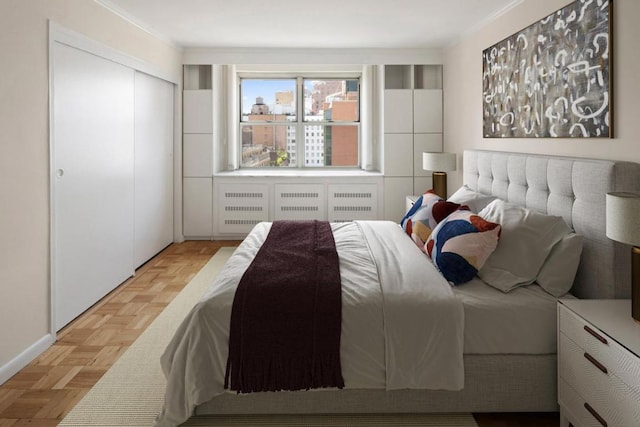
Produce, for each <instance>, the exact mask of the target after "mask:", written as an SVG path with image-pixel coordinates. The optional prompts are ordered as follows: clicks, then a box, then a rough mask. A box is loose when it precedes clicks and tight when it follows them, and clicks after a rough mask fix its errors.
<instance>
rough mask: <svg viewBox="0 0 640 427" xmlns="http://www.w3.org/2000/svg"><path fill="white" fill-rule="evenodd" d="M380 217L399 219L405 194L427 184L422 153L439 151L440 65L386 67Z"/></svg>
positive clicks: (427, 173) (419, 192)
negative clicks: (382, 204) (382, 181)
mask: <svg viewBox="0 0 640 427" xmlns="http://www.w3.org/2000/svg"><path fill="white" fill-rule="evenodd" d="M383 69H384V125H383V127H384V152H383V172H384V218H385V219H389V220H394V221H399V220H400V219H401V218H402V216H403V215H404V213H405V212H404V206H405V196H407V195H411V194H422V193H423V192H424V191H426V190H428V189H429V188H431V175H430V173H429V172H427V171H423V170H422V153H423V152H424V151H442V150H443V145H442V144H443V139H442V102H443V99H442V65H385V66H384V67H383Z"/></svg>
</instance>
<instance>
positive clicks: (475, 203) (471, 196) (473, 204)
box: [447, 185, 497, 212]
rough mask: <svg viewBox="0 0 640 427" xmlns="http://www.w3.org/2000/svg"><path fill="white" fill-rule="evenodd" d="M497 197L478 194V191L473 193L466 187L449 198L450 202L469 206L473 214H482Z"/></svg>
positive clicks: (459, 189)
mask: <svg viewBox="0 0 640 427" xmlns="http://www.w3.org/2000/svg"><path fill="white" fill-rule="evenodd" d="M496 199H497V197H495V196H487V195H486V194H482V193H478V192H477V191H473V190H472V189H470V188H469V187H467V186H466V185H463V186H462V187H460V188H458V190H457V191H456V192H455V193H453V194H452V195H451V197H449V199H447V200H449V201H450V202H453V203H459V204H461V205H467V206H469V209H470V210H471V211H472V212H480V211H481V210H482V209H484V208H485V207H486V206H487V205H488V204H489V203H491V202H493V201H494V200H496Z"/></svg>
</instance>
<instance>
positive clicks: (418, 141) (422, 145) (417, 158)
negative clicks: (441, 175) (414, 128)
mask: <svg viewBox="0 0 640 427" xmlns="http://www.w3.org/2000/svg"><path fill="white" fill-rule="evenodd" d="M428 151H431V152H437V153H439V152H441V151H442V134H441V133H417V134H415V135H413V171H414V175H415V176H429V177H430V176H431V174H432V172H431V171H426V170H424V169H422V153H424V152H428ZM419 194H422V193H419Z"/></svg>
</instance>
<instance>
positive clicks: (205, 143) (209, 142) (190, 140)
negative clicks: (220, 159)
mask: <svg viewBox="0 0 640 427" xmlns="http://www.w3.org/2000/svg"><path fill="white" fill-rule="evenodd" d="M182 144H183V147H182V155H183V159H182V167H183V170H182V174H183V175H184V176H186V177H201V178H210V177H211V176H212V175H213V135H212V134H210V133H185V134H184V136H183V138H182Z"/></svg>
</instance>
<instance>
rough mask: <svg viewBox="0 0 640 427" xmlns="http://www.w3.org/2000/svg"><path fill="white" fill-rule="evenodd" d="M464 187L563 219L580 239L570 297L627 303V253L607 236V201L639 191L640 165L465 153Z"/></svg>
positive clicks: (534, 156)
mask: <svg viewBox="0 0 640 427" xmlns="http://www.w3.org/2000/svg"><path fill="white" fill-rule="evenodd" d="M463 182H464V184H466V185H468V186H469V187H470V188H471V189H473V190H475V191H478V192H480V193H484V194H489V195H493V196H497V197H499V198H501V199H503V200H506V201H508V202H511V203H516V204H518V205H521V206H524V207H526V208H529V209H532V210H535V211H538V212H541V213H545V214H549V215H557V216H561V217H563V218H564V220H565V221H566V222H567V224H569V226H570V227H571V228H573V229H574V230H575V232H576V233H578V234H581V235H582V236H583V238H584V244H583V250H582V258H581V261H580V267H579V268H578V273H577V275H576V279H575V282H574V285H573V288H571V293H572V294H573V295H575V296H577V297H579V298H629V297H630V295H631V290H630V289H631V287H630V283H631V250H630V247H629V246H626V245H623V244H620V243H617V242H614V241H612V240H610V239H608V238H607V236H606V234H605V195H606V193H608V192H611V191H634V192H638V191H639V190H640V164H638V163H631V162H622V161H616V160H595V159H581V158H571V157H558V156H545V155H534V154H522V153H507V152H498V151H482V150H467V151H465V152H464V155H463Z"/></svg>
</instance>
